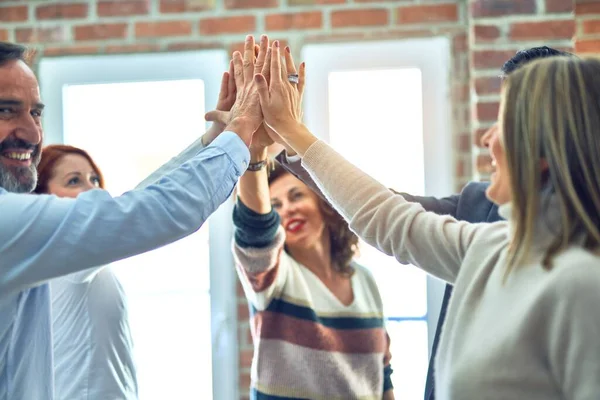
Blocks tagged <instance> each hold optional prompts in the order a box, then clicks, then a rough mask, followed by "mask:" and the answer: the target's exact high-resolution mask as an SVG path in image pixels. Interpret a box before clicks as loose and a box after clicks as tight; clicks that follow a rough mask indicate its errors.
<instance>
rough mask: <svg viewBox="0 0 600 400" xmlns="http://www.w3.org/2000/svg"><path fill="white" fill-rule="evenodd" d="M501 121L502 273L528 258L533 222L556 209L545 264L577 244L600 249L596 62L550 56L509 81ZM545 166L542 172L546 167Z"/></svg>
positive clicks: (599, 75) (599, 62) (599, 65)
mask: <svg viewBox="0 0 600 400" xmlns="http://www.w3.org/2000/svg"><path fill="white" fill-rule="evenodd" d="M502 101H503V104H502V107H503V114H502V115H501V117H500V123H501V127H502V131H503V146H504V147H505V150H506V157H507V162H508V167H509V171H510V172H509V175H510V181H511V189H512V206H513V212H512V215H511V218H512V223H513V224H514V230H513V235H512V237H511V241H510V246H509V253H508V271H507V274H508V273H510V271H511V270H512V269H513V268H514V267H515V266H516V265H518V264H521V263H523V262H525V261H526V259H527V257H528V255H529V250H530V248H531V245H532V242H533V239H534V237H533V236H534V229H535V224H536V223H539V222H538V221H537V220H538V218H548V217H549V216H550V215H549V214H550V213H552V212H554V213H556V208H552V210H553V211H551V210H550V209H549V207H548V202H549V200H550V198H552V201H553V203H555V204H557V206H558V213H559V215H556V216H554V217H553V218H556V217H559V225H558V226H559V230H558V231H557V232H554V233H556V237H555V239H554V240H553V242H552V243H551V244H550V246H549V247H548V248H547V250H546V253H545V256H544V259H543V265H544V267H545V268H547V269H550V268H551V266H552V258H553V257H554V256H555V255H556V254H557V253H558V252H560V251H562V250H564V249H565V248H566V247H567V246H569V245H570V244H572V243H574V242H575V241H577V242H578V243H581V244H582V245H583V247H584V248H586V249H588V250H595V249H597V248H598V247H599V245H600V59H599V58H584V59H578V58H573V57H552V58H548V59H543V60H540V61H536V62H532V63H531V65H527V66H525V67H523V68H522V69H520V70H518V71H516V72H514V73H512V74H511V75H510V76H509V77H508V78H507V80H506V84H505V87H504V96H503V100H502ZM545 164H547V169H546V168H545V167H543V165H545Z"/></svg>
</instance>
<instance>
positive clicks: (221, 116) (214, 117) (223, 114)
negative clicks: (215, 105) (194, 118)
mask: <svg viewBox="0 0 600 400" xmlns="http://www.w3.org/2000/svg"><path fill="white" fill-rule="evenodd" d="M204 119H205V120H207V121H210V122H220V123H222V124H227V122H229V112H227V111H220V110H213V111H209V112H207V113H206V114H204Z"/></svg>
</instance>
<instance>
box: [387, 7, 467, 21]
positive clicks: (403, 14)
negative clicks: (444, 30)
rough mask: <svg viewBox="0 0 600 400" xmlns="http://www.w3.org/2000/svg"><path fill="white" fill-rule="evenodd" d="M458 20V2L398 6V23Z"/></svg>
mask: <svg viewBox="0 0 600 400" xmlns="http://www.w3.org/2000/svg"><path fill="white" fill-rule="evenodd" d="M454 21H458V6H457V5H456V4H431V5H423V6H408V7H400V8H398V13H397V17H396V23H398V24H421V23H429V22H454Z"/></svg>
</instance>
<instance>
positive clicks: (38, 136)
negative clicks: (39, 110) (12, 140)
mask: <svg viewBox="0 0 600 400" xmlns="http://www.w3.org/2000/svg"><path fill="white" fill-rule="evenodd" d="M15 136H16V137H17V138H19V139H21V140H24V141H25V142H27V143H30V144H33V145H39V144H40V143H41V142H42V126H41V125H40V123H39V121H38V120H36V119H35V118H34V117H33V116H32V115H30V114H26V115H23V117H21V118H19V121H18V125H17V127H16V129H15Z"/></svg>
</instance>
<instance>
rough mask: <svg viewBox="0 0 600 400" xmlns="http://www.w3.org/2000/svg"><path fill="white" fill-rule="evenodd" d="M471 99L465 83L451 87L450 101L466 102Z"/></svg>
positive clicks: (469, 90) (468, 88) (469, 89)
mask: <svg viewBox="0 0 600 400" xmlns="http://www.w3.org/2000/svg"><path fill="white" fill-rule="evenodd" d="M470 99H471V88H470V87H469V85H468V84H466V83H455V84H453V85H452V101H455V102H468V101H469V100H470Z"/></svg>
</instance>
